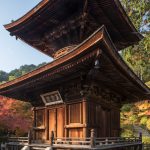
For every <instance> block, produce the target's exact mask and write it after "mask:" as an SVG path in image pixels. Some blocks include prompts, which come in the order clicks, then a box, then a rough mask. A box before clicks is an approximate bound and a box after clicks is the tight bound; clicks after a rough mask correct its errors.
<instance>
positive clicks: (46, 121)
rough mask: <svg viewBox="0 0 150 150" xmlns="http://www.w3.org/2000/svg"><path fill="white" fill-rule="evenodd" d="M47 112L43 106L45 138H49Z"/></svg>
mask: <svg viewBox="0 0 150 150" xmlns="http://www.w3.org/2000/svg"><path fill="white" fill-rule="evenodd" d="M48 119H49V113H48V109H47V108H45V127H46V129H45V139H46V140H49V121H48Z"/></svg>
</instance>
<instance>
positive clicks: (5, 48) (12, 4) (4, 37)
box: [0, 0, 52, 72]
mask: <svg viewBox="0 0 150 150" xmlns="http://www.w3.org/2000/svg"><path fill="white" fill-rule="evenodd" d="M40 1H41V0H0V70H3V71H5V72H9V71H11V70H13V69H16V68H19V67H20V66H21V65H25V64H35V65H37V64H40V63H42V62H50V61H51V60H52V59H51V58H50V57H48V56H46V55H45V54H43V53H41V52H39V51H38V50H36V49H34V48H32V47H30V46H29V45H27V44H25V43H23V42H22V41H20V40H16V39H15V37H12V36H10V34H9V32H8V31H6V30H5V28H4V27H3V25H4V24H8V23H10V22H11V20H16V19H18V18H20V17H21V16H23V15H24V14H25V13H27V12H28V11H29V10H30V9H32V8H33V7H34V6H35V5H37V4H38V3H39V2H40Z"/></svg>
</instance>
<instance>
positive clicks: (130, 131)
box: [121, 124, 134, 137]
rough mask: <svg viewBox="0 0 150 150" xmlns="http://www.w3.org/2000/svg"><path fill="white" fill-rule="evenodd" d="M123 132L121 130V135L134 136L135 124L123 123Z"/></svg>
mask: <svg viewBox="0 0 150 150" xmlns="http://www.w3.org/2000/svg"><path fill="white" fill-rule="evenodd" d="M121 128H122V132H121V137H133V136H134V132H133V126H132V125H130V124H129V125H122V126H121Z"/></svg>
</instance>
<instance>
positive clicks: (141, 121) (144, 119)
mask: <svg viewBox="0 0 150 150" xmlns="http://www.w3.org/2000/svg"><path fill="white" fill-rule="evenodd" d="M147 120H148V118H147V117H146V116H144V117H142V118H141V120H140V124H141V125H144V126H146V124H147Z"/></svg>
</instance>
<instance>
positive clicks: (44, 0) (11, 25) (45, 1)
mask: <svg viewBox="0 0 150 150" xmlns="http://www.w3.org/2000/svg"><path fill="white" fill-rule="evenodd" d="M51 1H52V0H51ZM49 2H50V0H42V1H41V2H40V3H39V4H37V5H36V6H35V7H34V8H33V9H31V10H30V11H29V12H27V13H26V14H25V15H24V16H22V17H21V18H19V19H17V20H16V21H14V22H12V23H9V24H6V25H4V27H5V29H6V30H10V29H12V28H14V27H17V26H18V25H20V24H22V23H24V22H25V21H26V20H28V19H29V18H31V17H32V16H33V15H34V14H36V13H37V12H38V11H40V10H41V9H42V8H43V7H44V6H46V5H47V4H48V3H49ZM114 2H115V4H116V6H117V7H118V9H119V11H120V13H121V14H122V16H123V18H124V20H125V21H126V22H127V24H128V25H129V26H130V28H131V29H132V31H133V33H134V34H135V35H136V36H137V37H138V38H139V40H141V39H142V38H143V36H142V35H141V34H140V33H139V32H138V31H137V29H136V28H135V26H134V25H133V23H132V22H131V20H130V18H129V17H128V15H127V14H126V12H125V10H124V8H123V6H122V5H121V3H120V1H119V0H114Z"/></svg>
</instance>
